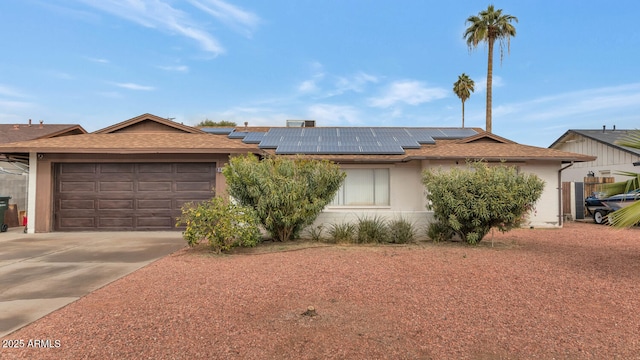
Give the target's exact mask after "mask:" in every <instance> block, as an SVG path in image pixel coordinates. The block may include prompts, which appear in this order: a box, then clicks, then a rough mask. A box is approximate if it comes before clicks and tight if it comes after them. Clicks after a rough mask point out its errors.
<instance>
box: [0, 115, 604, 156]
mask: <svg viewBox="0 0 640 360" xmlns="http://www.w3.org/2000/svg"><path fill="white" fill-rule="evenodd" d="M148 122H151V123H153V124H150V123H148ZM149 125H153V126H149ZM128 127H129V128H128ZM162 127H167V128H168V129H169V130H170V131H163V128H162ZM280 129H281V128H280ZM292 129H294V130H292V131H297V130H295V129H296V128H292ZM344 129H348V128H344ZM381 129H382V128H381ZM407 129H408V130H407V131H411V128H407ZM416 129H418V128H416ZM419 129H423V130H424V129H427V128H419ZM437 129H438V128H433V129H431V130H434V131H437ZM439 129H448V128H439ZM129 130H133V131H129ZM164 130H166V129H164ZM243 130H246V129H243ZM260 130H262V129H260ZM265 130H268V128H265ZM383 130H384V129H383ZM229 131H233V130H232V129H230V130H229ZM251 132H252V131H245V132H242V133H244V134H242V133H241V132H238V131H235V134H234V132H232V133H230V134H228V135H224V134H218V135H215V134H208V133H205V132H204V131H202V130H200V129H196V128H193V127H189V126H186V125H182V124H177V123H174V122H172V121H171V120H168V119H164V118H160V117H157V116H154V115H151V114H143V115H140V116H138V117H135V118H132V119H129V120H127V121H124V122H121V123H118V124H116V125H113V126H110V127H107V128H105V129H102V130H99V131H97V132H95V133H92V134H80V135H73V136H65V137H54V138H41V139H36V140H31V141H21V142H15V143H11V144H0V153H4V154H16V153H18V154H19V153H28V152H31V151H37V152H39V153H108V154H153V153H161V154H169V153H185V154H187V153H190V154H198V153H210V154H213V153H217V154H221V153H227V154H233V153H247V152H252V153H257V154H275V153H276V149H274V148H273V149H272V148H268V147H263V148H261V147H260V144H259V143H255V142H249V143H247V142H244V141H243V138H244V137H245V136H246V134H247V133H251ZM472 133H474V134H473V135H472V136H466V137H459V138H455V136H453V138H449V139H446V138H447V137H446V136H445V137H444V138H438V137H434V139H436V140H435V141H432V142H430V143H422V144H420V145H419V146H416V147H415V148H412V147H406V148H404V149H403V152H404V153H392V154H389V153H387V154H382V153H351V154H340V153H332V154H318V153H316V154H311V153H309V154H303V155H304V156H305V157H307V158H319V159H329V160H334V161H337V162H361V163H380V162H403V161H409V160H421V159H422V160H428V159H434V160H435V159H451V160H460V159H463V160H466V159H484V160H487V161H502V160H506V161H525V160H557V161H561V162H572V161H576V162H580V161H592V160H595V157H593V156H588V155H581V154H575V153H569V152H565V151H560V150H556V149H548V148H539V147H535V146H528V145H521V144H517V143H515V142H513V141H511V140H508V139H505V138H503V137H500V136H497V135H494V134H491V133H486V132H482V131H481V130H477V129H473V131H472ZM236 134H237V135H243V136H235V135H236ZM443 134H444V133H443ZM460 134H462V132H460ZM416 145H418V144H417V143H416Z"/></svg>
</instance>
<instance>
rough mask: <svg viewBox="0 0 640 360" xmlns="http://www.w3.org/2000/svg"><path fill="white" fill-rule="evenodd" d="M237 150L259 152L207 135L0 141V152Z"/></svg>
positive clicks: (118, 134) (147, 134)
mask: <svg viewBox="0 0 640 360" xmlns="http://www.w3.org/2000/svg"><path fill="white" fill-rule="evenodd" d="M30 151H37V152H40V153H94V154H95V153H105V154H131V153H217V154H220V153H236V152H261V151H260V150H259V149H258V146H257V145H255V144H245V143H243V142H242V141H241V140H235V139H229V138H227V137H226V136H217V135H210V134H188V133H184V134H179V133H115V134H83V135H74V136H65V137H57V138H50V139H38V140H32V141H23V142H17V143H11V144H0V153H26V152H30Z"/></svg>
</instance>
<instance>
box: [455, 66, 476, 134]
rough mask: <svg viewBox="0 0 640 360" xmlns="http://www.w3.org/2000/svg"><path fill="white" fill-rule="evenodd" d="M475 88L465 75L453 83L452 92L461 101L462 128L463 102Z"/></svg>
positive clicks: (473, 83)
mask: <svg viewBox="0 0 640 360" xmlns="http://www.w3.org/2000/svg"><path fill="white" fill-rule="evenodd" d="M475 86H476V83H475V82H473V80H471V78H470V77H469V76H468V75H467V74H465V73H462V75H460V76H458V81H456V82H454V83H453V92H454V93H456V95H458V97H459V98H460V100H462V127H464V102H465V101H467V99H468V98H469V97H470V96H471V93H472V92H474V90H475Z"/></svg>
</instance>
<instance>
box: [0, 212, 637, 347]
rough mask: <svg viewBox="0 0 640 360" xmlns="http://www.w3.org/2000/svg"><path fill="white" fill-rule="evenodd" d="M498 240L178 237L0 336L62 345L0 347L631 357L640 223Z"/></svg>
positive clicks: (519, 233) (578, 226) (520, 233)
mask: <svg viewBox="0 0 640 360" xmlns="http://www.w3.org/2000/svg"><path fill="white" fill-rule="evenodd" d="M493 240H494V244H493V245H494V246H493V247H492V246H491V235H489V236H488V237H487V239H486V240H484V241H483V243H482V244H481V245H480V246H477V247H471V246H466V245H463V244H459V243H456V244H452V243H443V244H431V243H425V244H420V245H409V246H340V245H336V246H317V244H307V245H309V246H308V247H305V246H300V245H299V244H293V245H291V244H284V245H281V244H274V245H270V246H261V247H259V248H257V249H252V250H251V251H240V252H237V253H236V254H233V255H217V256H216V255H208V254H206V253H203V252H202V251H193V250H187V249H185V250H181V251H179V252H177V253H174V254H173V255H171V256H168V257H166V258H164V259H161V260H159V261H157V262H155V263H153V264H151V265H149V266H147V267H145V268H143V269H141V270H139V271H137V272H135V273H133V274H131V275H129V276H127V277H125V278H123V279H120V280H118V281H116V282H114V283H112V284H110V285H108V286H106V287H104V288H102V289H100V290H98V291H96V292H94V293H92V294H90V295H88V296H86V297H84V298H82V299H80V300H78V301H77V302H75V303H72V304H70V305H69V306H67V307H65V308H63V309H61V310H59V311H56V312H54V313H52V314H50V315H48V316H46V317H44V318H42V319H40V320H39V321H37V322H35V323H33V324H31V325H29V326H27V327H25V328H23V329H21V330H19V331H17V332H15V333H13V334H11V335H9V336H7V337H5V338H3V340H5V339H24V340H25V341H28V340H29V339H43V340H47V339H48V340H51V342H52V343H53V342H54V341H55V340H59V344H60V347H59V348H54V349H42V348H29V349H26V348H24V349H6V348H2V349H0V358H2V359H13V358H30V359H59V358H65V359H80V358H92V359H93V358H95V359H108V358H112V359H129V358H136V359H142V358H144V359H147V358H148V359H198V358H203V359H207V358H209V359H532V358H540V359H604V358H607V359H615V358H617V359H640V312H639V311H638V309H640V228H634V229H628V230H615V229H611V228H608V227H606V226H599V225H594V224H587V223H569V224H565V227H564V228H563V229H534V230H529V229H522V230H515V231H512V232H509V233H507V234H500V233H496V234H495V235H494V239H493ZM308 306H313V307H315V309H316V311H317V316H305V315H302V314H303V312H305V310H307V307H308Z"/></svg>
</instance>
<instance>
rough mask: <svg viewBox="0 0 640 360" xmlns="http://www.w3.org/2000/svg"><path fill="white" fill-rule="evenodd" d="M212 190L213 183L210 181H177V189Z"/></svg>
mask: <svg viewBox="0 0 640 360" xmlns="http://www.w3.org/2000/svg"><path fill="white" fill-rule="evenodd" d="M207 190H211V183H209V182H208V181H180V182H177V183H176V191H196V192H201V191H207Z"/></svg>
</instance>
